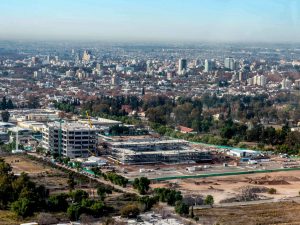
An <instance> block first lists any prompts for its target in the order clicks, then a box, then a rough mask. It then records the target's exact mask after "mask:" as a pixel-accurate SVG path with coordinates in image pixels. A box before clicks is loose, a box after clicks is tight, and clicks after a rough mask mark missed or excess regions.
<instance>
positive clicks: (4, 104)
mask: <svg viewBox="0 0 300 225" xmlns="http://www.w3.org/2000/svg"><path fill="white" fill-rule="evenodd" d="M0 107H1V109H2V110H6V109H7V101H6V97H5V96H4V97H3V98H2V102H1V105H0Z"/></svg>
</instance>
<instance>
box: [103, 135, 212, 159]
mask: <svg viewBox="0 0 300 225" xmlns="http://www.w3.org/2000/svg"><path fill="white" fill-rule="evenodd" d="M109 145H110V148H111V155H112V157H113V158H114V159H115V160H118V161H119V162H120V163H122V164H146V163H162V162H164V163H184V162H190V161H193V162H208V161H211V160H212V157H211V154H210V152H209V151H207V150H196V149H193V148H191V147H190V146H189V144H188V142H187V141H184V140H151V141H141V140H139V141H128V142H110V143H109Z"/></svg>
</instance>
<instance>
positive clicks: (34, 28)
mask: <svg viewBox="0 0 300 225" xmlns="http://www.w3.org/2000/svg"><path fill="white" fill-rule="evenodd" d="M0 6H1V9H2V13H1V16H0V28H1V32H0V39H2V40H9V39H14V40H16V39H25V40H28V39H29V40H87V41H90V40H93V41H94V40H96V41H97V40H100V41H107V40H109V41H211V42H223V41H225V42H241V41H242V42H298V40H299V38H300V30H299V29H297V27H299V25H300V16H299V9H300V2H299V1H294V0H287V1H283V0H276V1H258V0H255V1H249V0H246V1H237V0H226V1H220V0H213V1H208V0H202V1H196V0H188V1H171V0H163V1H157V0H154V1H137V0H130V1H124V0H116V1H106V0H101V1H95V0H88V1H82V0H78V1H69V0H67V1H58V0H52V1H49V0H45V1H36V0H27V1H20V0H12V1H5V2H1V3H0Z"/></svg>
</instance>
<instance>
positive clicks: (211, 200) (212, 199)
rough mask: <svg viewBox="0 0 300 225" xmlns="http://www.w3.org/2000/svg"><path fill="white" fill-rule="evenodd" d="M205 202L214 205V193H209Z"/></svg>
mask: <svg viewBox="0 0 300 225" xmlns="http://www.w3.org/2000/svg"><path fill="white" fill-rule="evenodd" d="M204 204H205V205H210V206H211V207H213V204H214V197H213V196H212V195H207V196H206V198H205V200H204Z"/></svg>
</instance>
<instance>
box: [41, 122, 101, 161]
mask: <svg viewBox="0 0 300 225" xmlns="http://www.w3.org/2000/svg"><path fill="white" fill-rule="evenodd" d="M42 146H43V147H44V148H45V149H46V150H48V151H49V152H50V153H52V154H54V153H57V154H61V155H62V156H65V157H69V158H77V157H88V156H89V155H90V154H91V153H96V150H97V130H96V129H95V128H90V127H89V126H88V124H80V123H62V124H60V123H59V122H53V123H48V124H47V125H46V126H45V127H44V129H43V141H42Z"/></svg>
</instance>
